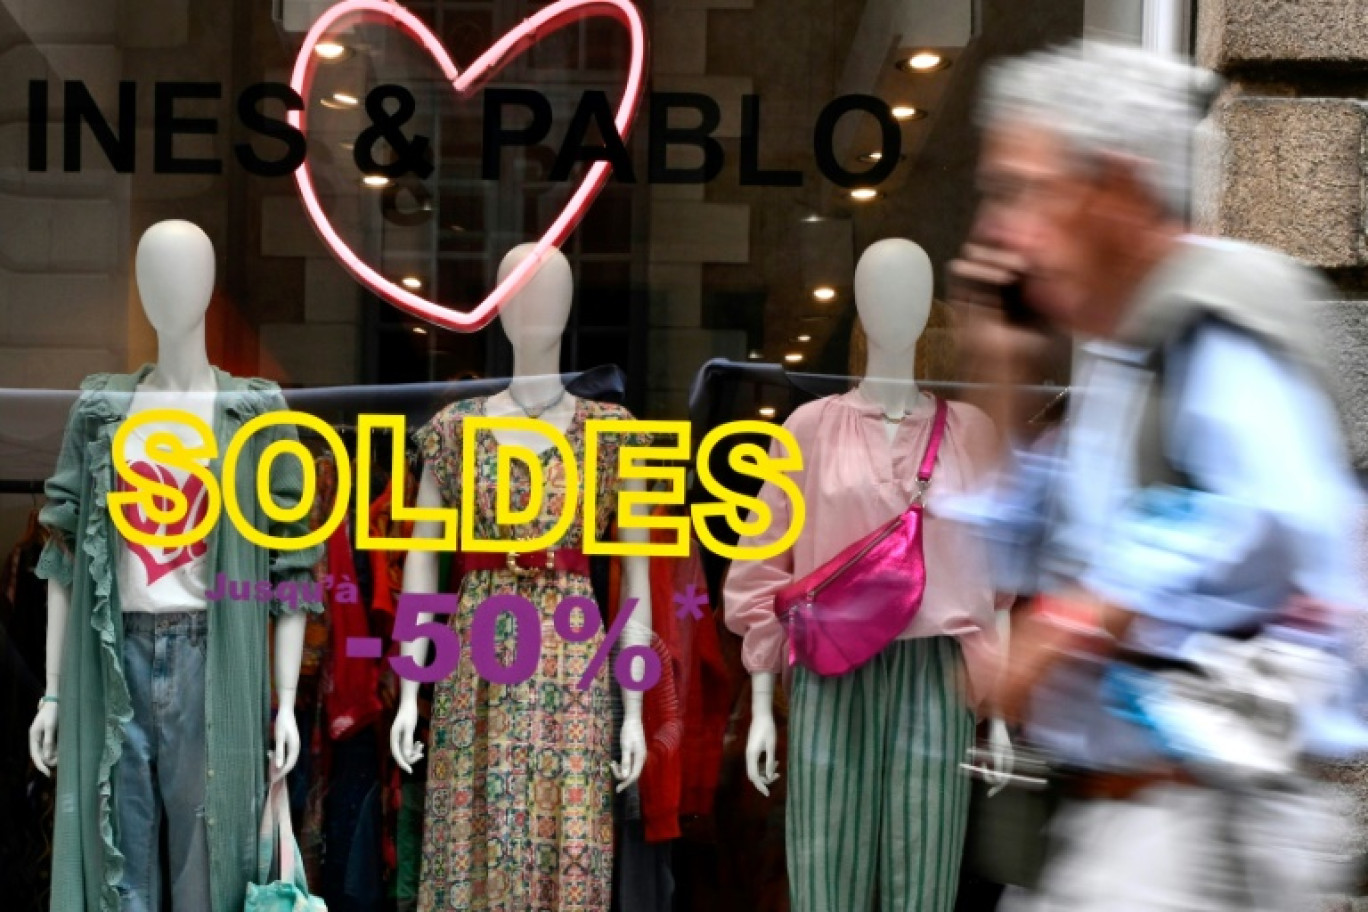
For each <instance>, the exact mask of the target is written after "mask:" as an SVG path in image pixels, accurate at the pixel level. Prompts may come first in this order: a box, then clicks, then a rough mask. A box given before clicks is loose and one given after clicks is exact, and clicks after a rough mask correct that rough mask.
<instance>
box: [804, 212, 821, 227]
mask: <svg viewBox="0 0 1368 912" xmlns="http://www.w3.org/2000/svg"><path fill="white" fill-rule="evenodd" d="M803 221H805V222H807V223H808V224H812V223H813V222H820V221H822V217H821V216H820V215H818V214H817V213H815V212H809V213H808V214H807V215H805V216H803Z"/></svg>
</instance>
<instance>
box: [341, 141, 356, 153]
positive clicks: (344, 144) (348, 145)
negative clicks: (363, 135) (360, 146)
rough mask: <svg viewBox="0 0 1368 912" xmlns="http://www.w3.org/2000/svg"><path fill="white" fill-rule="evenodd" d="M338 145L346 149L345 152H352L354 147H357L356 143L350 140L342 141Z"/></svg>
mask: <svg viewBox="0 0 1368 912" xmlns="http://www.w3.org/2000/svg"><path fill="white" fill-rule="evenodd" d="M337 145H338V146H339V147H340V148H341V149H342V151H344V152H350V151H351V150H352V149H355V148H356V143H350V142H341V143H338V144H337Z"/></svg>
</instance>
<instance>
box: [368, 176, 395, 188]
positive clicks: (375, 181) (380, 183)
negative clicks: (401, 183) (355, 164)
mask: <svg viewBox="0 0 1368 912" xmlns="http://www.w3.org/2000/svg"><path fill="white" fill-rule="evenodd" d="M361 183H363V184H365V185H366V186H367V187H388V186H389V185H390V179H389V178H388V177H385V175H383V174H367V175H366V176H365V177H363V178H361Z"/></svg>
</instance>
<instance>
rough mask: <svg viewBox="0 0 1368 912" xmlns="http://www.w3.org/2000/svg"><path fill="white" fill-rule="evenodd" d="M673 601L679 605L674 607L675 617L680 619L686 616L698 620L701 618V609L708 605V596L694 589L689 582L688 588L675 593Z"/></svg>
mask: <svg viewBox="0 0 1368 912" xmlns="http://www.w3.org/2000/svg"><path fill="white" fill-rule="evenodd" d="M674 603H675V604H676V605H678V606H679V607H678V608H676V609H675V617H677V618H679V619H680V620H683V619H684V618H686V617H687V618H692V619H693V620H695V621H699V620H702V619H703V611H702V609H703V608H706V607H708V596H707V594H706V593H699V592H698V591H696V589H695V587H694V584H693V583H689V586H688V588H686V589H685V590H684V591H683V592H682V593H679V592H676V593H675V597H674Z"/></svg>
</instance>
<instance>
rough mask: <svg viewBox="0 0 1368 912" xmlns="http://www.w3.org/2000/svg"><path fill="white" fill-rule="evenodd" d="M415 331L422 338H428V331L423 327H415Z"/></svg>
mask: <svg viewBox="0 0 1368 912" xmlns="http://www.w3.org/2000/svg"><path fill="white" fill-rule="evenodd" d="M413 331H414V332H416V333H417V334H418V335H420V336H426V335H427V330H426V329H424V328H423V327H421V326H415V327H413Z"/></svg>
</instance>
